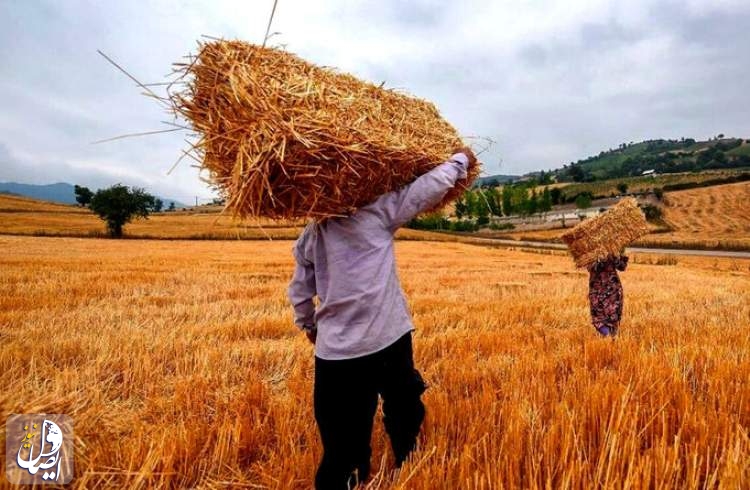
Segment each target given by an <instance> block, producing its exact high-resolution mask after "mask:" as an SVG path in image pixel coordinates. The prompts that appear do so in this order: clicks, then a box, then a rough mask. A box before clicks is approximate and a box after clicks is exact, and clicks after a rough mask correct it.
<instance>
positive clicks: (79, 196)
mask: <svg viewBox="0 0 750 490" xmlns="http://www.w3.org/2000/svg"><path fill="white" fill-rule="evenodd" d="M73 192H74V193H75V195H76V202H77V203H78V204H80V205H81V206H84V207H85V206H86V205H87V204H89V203H90V202H91V198H92V197H94V193H93V192H91V189H89V188H88V187H83V186H80V185H76V186H74V187H73Z"/></svg>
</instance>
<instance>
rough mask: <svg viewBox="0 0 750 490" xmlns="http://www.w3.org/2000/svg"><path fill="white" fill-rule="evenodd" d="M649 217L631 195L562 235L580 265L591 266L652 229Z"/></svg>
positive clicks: (614, 253)
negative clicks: (649, 227)
mask: <svg viewBox="0 0 750 490" xmlns="http://www.w3.org/2000/svg"><path fill="white" fill-rule="evenodd" d="M648 231H649V230H648V223H647V222H646V218H645V216H644V215H643V213H642V212H641V210H640V209H639V208H638V202H637V201H636V200H635V199H634V198H632V197H628V198H625V199H623V200H621V201H620V202H618V203H617V204H615V205H614V206H613V207H612V208H610V209H609V210H607V211H606V212H605V213H602V214H600V215H599V216H597V217H595V218H591V219H588V220H585V221H584V222H582V223H580V224H579V225H578V226H576V227H575V228H573V229H572V230H570V231H568V232H566V233H564V234H563V235H562V239H563V241H564V242H565V243H566V244H567V245H568V249H569V250H570V253H571V254H572V255H573V259H574V260H575V263H576V266H577V267H589V266H590V265H592V264H594V263H595V262H597V261H598V260H603V259H606V258H607V257H608V256H611V255H618V254H620V252H621V250H622V249H623V248H624V247H625V246H626V245H628V244H630V243H632V242H633V241H634V240H637V239H638V238H640V237H642V236H643V235H645V234H647V233H648Z"/></svg>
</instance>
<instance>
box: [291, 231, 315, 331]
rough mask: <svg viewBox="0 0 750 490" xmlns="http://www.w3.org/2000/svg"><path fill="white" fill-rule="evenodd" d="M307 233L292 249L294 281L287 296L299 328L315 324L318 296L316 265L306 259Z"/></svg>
mask: <svg viewBox="0 0 750 490" xmlns="http://www.w3.org/2000/svg"><path fill="white" fill-rule="evenodd" d="M304 238H305V233H303V235H302V236H301V237H300V238H299V239H298V240H297V242H296V243H295V244H294V248H293V249H292V254H293V255H294V259H295V260H294V261H295V267H294V275H293V276H292V281H291V282H290V283H289V288H288V289H287V295H288V296H289V301H290V302H291V304H292V307H293V308H294V323H295V325H297V326H298V327H300V328H301V327H302V326H303V325H310V324H313V323H314V322H315V304H314V303H313V298H314V297H315V295H316V294H317V290H316V285H315V264H313V262H312V261H310V260H309V259H308V258H306V257H305V253H304V248H303V245H304Z"/></svg>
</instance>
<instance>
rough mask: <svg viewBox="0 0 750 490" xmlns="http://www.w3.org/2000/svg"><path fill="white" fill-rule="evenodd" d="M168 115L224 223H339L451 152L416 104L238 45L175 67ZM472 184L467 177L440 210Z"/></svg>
mask: <svg viewBox="0 0 750 490" xmlns="http://www.w3.org/2000/svg"><path fill="white" fill-rule="evenodd" d="M178 74H179V75H181V76H182V77H183V78H182V79H184V80H187V85H186V88H185V89H184V90H182V91H180V92H178V93H172V94H171V95H170V100H171V102H172V109H173V110H174V111H175V112H176V113H177V114H179V115H181V116H183V117H184V118H185V119H186V120H188V121H189V123H190V125H191V127H192V128H193V129H194V130H195V131H196V132H197V134H198V136H199V139H198V141H197V142H196V143H195V145H194V150H196V151H197V153H198V158H199V160H200V161H201V166H202V168H204V169H206V170H207V171H208V173H209V181H210V182H211V183H212V184H214V185H215V186H216V187H217V188H218V189H219V190H220V191H221V192H222V194H224V195H225V196H226V197H227V209H228V210H230V211H231V212H232V213H233V214H234V215H237V216H240V217H246V216H264V217H269V218H275V219H282V218H301V217H317V218H321V217H329V216H340V215H346V214H348V213H350V212H352V211H353V210H355V209H357V208H358V207H361V206H363V205H366V204H368V203H370V202H372V201H373V200H375V199H376V198H377V197H378V196H379V195H381V194H383V193H385V192H388V191H391V190H395V189H397V188H399V187H402V186H404V185H406V184H408V183H410V182H412V181H413V180H414V179H415V178H416V177H418V176H419V175H422V174H424V173H426V172H427V171H429V170H430V169H432V168H434V167H435V166H436V165H438V164H440V163H442V162H443V161H445V159H446V158H448V157H449V156H450V155H451V152H452V151H453V150H454V149H456V148H458V147H460V146H463V144H462V142H461V138H460V137H459V136H458V133H457V132H456V130H455V129H454V128H453V127H452V126H451V125H450V124H449V123H448V122H446V121H445V120H444V119H443V118H441V117H440V114H439V113H438V111H437V109H436V108H435V106H434V105H433V104H431V103H429V102H427V101H425V100H422V99H418V98H415V97H411V96H409V95H406V94H403V93H399V92H396V91H394V90H387V89H384V88H382V86H376V85H373V84H371V83H367V82H363V81H361V80H359V79H357V78H355V77H353V76H352V75H349V74H346V73H338V72H336V71H334V70H333V69H329V68H321V67H318V66H314V65H312V64H310V63H307V62H306V61H304V60H302V59H300V58H298V57H297V56H295V55H293V54H291V53H288V52H286V51H282V50H279V49H273V48H265V47H261V46H257V45H252V44H248V43H244V42H241V41H225V40H220V41H212V42H208V43H204V44H201V45H200V49H199V54H198V55H197V56H196V57H195V58H194V59H193V60H192V62H191V63H189V64H185V65H179V66H178ZM478 174H479V168H478V166H473V167H472V168H471V169H470V171H469V175H470V176H469V179H467V180H466V181H465V182H461V183H460V185H458V186H457V187H456V189H454V190H452V191H451V193H450V194H449V195H448V196H446V198H445V199H444V200H443V203H441V205H442V204H445V203H447V202H448V201H450V200H452V199H455V197H457V196H458V195H459V194H460V193H461V192H463V190H464V189H465V188H466V187H467V186H468V185H469V184H470V183H471V181H473V179H474V178H475V177H476V176H477V175H478Z"/></svg>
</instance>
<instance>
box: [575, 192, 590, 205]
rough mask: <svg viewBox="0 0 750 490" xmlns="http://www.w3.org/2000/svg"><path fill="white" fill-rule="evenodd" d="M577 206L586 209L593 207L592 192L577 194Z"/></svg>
mask: <svg viewBox="0 0 750 490" xmlns="http://www.w3.org/2000/svg"><path fill="white" fill-rule="evenodd" d="M576 207H577V208H578V209H586V208H590V207H591V194H589V193H587V192H584V193H581V194H578V196H576Z"/></svg>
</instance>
